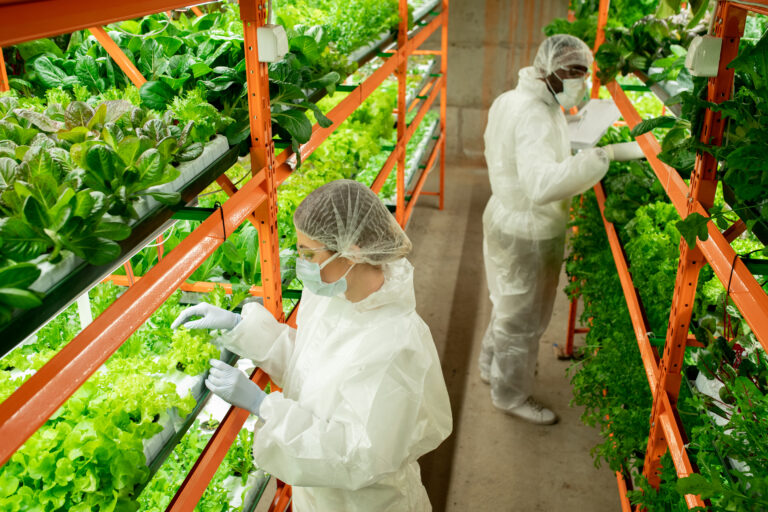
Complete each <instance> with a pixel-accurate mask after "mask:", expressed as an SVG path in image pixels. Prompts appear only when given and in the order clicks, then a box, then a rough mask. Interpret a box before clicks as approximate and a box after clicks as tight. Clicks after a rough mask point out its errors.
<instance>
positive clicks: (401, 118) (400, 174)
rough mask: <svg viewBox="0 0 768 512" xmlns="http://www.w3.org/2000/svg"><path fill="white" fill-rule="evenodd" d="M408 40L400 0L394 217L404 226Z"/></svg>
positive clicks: (404, 0) (405, 6)
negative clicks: (405, 50) (406, 47)
mask: <svg viewBox="0 0 768 512" xmlns="http://www.w3.org/2000/svg"><path fill="white" fill-rule="evenodd" d="M407 42H408V0H400V25H399V27H398V30H397V47H398V50H400V52H399V53H398V54H399V56H400V57H399V58H400V62H399V63H398V65H397V71H395V76H397V145H396V149H395V151H397V204H396V209H395V218H396V219H397V222H398V223H399V224H400V225H401V226H403V227H405V148H406V140H405V129H406V125H405V121H406V114H407V111H406V104H405V92H406V90H405V85H406V79H407V71H408V53H407V52H402V50H403V48H405V46H406V43H407Z"/></svg>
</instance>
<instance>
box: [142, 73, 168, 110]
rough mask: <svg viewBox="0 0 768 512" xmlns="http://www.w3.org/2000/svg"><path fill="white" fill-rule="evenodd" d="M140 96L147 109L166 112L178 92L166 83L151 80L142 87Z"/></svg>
mask: <svg viewBox="0 0 768 512" xmlns="http://www.w3.org/2000/svg"><path fill="white" fill-rule="evenodd" d="M139 94H140V95H141V102H142V104H143V105H144V106H146V107H147V108H151V109H154V110H159V111H165V109H166V108H167V107H168V104H169V103H170V102H171V100H172V99H173V97H174V96H175V95H176V92H175V91H174V90H173V89H172V88H171V87H170V86H169V85H168V84H166V83H163V82H158V81H154V80H151V81H149V82H146V83H145V84H144V85H142V86H141V88H140V89H139Z"/></svg>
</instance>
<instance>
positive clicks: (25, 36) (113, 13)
mask: <svg viewBox="0 0 768 512" xmlns="http://www.w3.org/2000/svg"><path fill="white" fill-rule="evenodd" d="M187 5H188V0H131V1H130V2H105V1H103V0H77V1H72V0H32V1H27V2H16V3H11V4H8V3H5V4H0V20H2V22H0V46H11V45H14V44H19V43H23V42H24V41H31V40H33V39H40V38H42V37H51V36H57V35H59V34H68V33H70V32H75V31H77V30H84V29H87V28H90V27H100V26H104V25H109V24H110V23H115V22H117V21H122V20H129V19H133V18H140V17H142V16H147V15H148V14H154V13H157V12H163V11H167V10H171V9H179V8H181V7H186V6H187Z"/></svg>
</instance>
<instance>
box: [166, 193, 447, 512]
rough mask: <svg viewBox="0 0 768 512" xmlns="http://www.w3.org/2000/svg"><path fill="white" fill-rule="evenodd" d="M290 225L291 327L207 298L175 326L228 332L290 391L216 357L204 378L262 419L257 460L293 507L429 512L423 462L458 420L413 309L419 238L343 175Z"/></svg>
mask: <svg viewBox="0 0 768 512" xmlns="http://www.w3.org/2000/svg"><path fill="white" fill-rule="evenodd" d="M294 224H295V225H296V231H297V238H298V258H297V262H296V272H297V276H298V278H299V279H300V280H301V281H302V283H303V284H304V291H303V292H302V298H301V305H300V308H299V312H298V320H297V328H296V329H292V328H290V327H289V326H288V325H285V324H281V323H279V322H277V321H276V320H275V318H274V317H273V316H272V314H270V313H269V312H268V311H267V310H266V309H265V308H264V307H262V306H261V305H260V304H257V303H250V304H248V305H246V306H245V307H244V308H243V311H242V318H241V317H240V315H237V314H235V313H230V312H228V311H224V310H221V309H219V308H215V307H213V306H211V305H209V304H199V305H197V306H193V307H191V308H188V309H186V310H185V311H184V312H183V313H182V314H181V315H180V316H179V318H177V319H176V321H175V322H174V327H177V326H179V325H181V324H185V325H186V326H187V327H188V328H208V329H211V328H214V329H231V331H230V332H228V333H227V334H225V335H224V337H223V338H222V341H223V344H224V346H225V347H226V348H228V349H229V350H231V351H233V352H235V353H237V354H239V355H241V356H243V357H247V358H250V359H252V360H254V362H256V364H258V365H259V366H260V367H261V368H262V369H263V370H264V371H266V372H267V373H268V374H269V376H270V377H271V378H272V380H273V381H274V382H275V383H276V384H277V385H279V386H280V387H282V392H273V393H271V394H269V395H266V394H265V393H264V392H263V391H262V390H261V389H259V387H258V386H257V385H256V384H255V383H253V382H252V381H251V380H249V379H248V377H247V376H246V375H245V374H244V373H242V372H240V371H239V370H237V369H236V368H233V367H231V366H229V365H227V364H225V363H223V362H221V361H212V362H211V364H212V368H211V372H210V376H209V378H208V380H207V381H206V385H207V386H208V387H209V389H211V390H212V391H213V392H214V393H216V394H217V395H219V396H220V397H222V398H223V399H224V400H226V401H228V402H229V403H231V404H233V405H236V406H238V407H242V408H244V409H247V410H249V411H251V412H252V413H253V414H256V415H258V416H259V418H260V419H261V421H260V422H259V425H260V426H259V427H258V428H257V430H256V432H255V435H254V442H253V457H254V462H255V463H256V464H257V465H258V466H259V467H260V468H261V469H263V470H264V471H267V472H268V473H271V474H273V475H275V476H276V477H277V478H279V479H281V480H283V481H284V482H286V483H289V484H291V485H293V486H294V487H293V507H294V510H295V511H296V512H428V511H430V510H431V509H432V507H431V505H430V502H429V498H428V497H427V493H426V490H425V488H424V485H423V484H422V482H421V474H420V470H419V465H418V463H417V459H418V458H419V457H421V456H422V455H424V454H425V453H427V452H429V451H431V450H434V449H435V448H436V447H437V446H438V445H439V444H440V443H441V442H442V441H443V440H444V439H445V438H446V437H448V435H449V434H450V433H451V429H452V418H451V408H450V404H449V401H448V392H447V390H446V387H445V381H444V380H443V374H442V370H441V368H440V361H439V359H438V356H437V351H436V349H435V345H434V342H433V340H432V336H431V334H430V332H429V328H428V327H427V325H426V324H425V323H424V322H423V321H422V319H421V318H420V317H419V315H418V314H417V313H416V311H415V295H414V289H413V267H412V266H411V264H410V263H409V262H408V261H407V260H406V259H405V256H406V255H407V254H408V253H409V252H410V250H411V242H410V240H409V239H408V237H407V236H406V235H405V233H404V232H403V230H402V229H401V228H400V226H399V225H398V224H397V222H396V221H395V219H394V217H393V216H392V215H391V214H390V213H389V211H388V210H387V208H386V207H385V206H384V205H383V204H382V203H381V201H380V200H379V198H378V197H377V196H376V194H374V193H373V192H372V191H371V190H370V189H368V188H367V187H365V186H364V185H362V184H360V183H357V182H354V181H349V180H338V181H334V182H331V183H329V184H327V185H324V186H322V187H320V188H318V189H317V190H315V191H314V192H312V193H311V194H309V195H308V196H307V198H306V199H305V200H304V201H303V202H302V203H301V205H299V207H298V208H297V209H296V212H295V214H294ZM193 316H202V318H201V319H199V320H191V317H193Z"/></svg>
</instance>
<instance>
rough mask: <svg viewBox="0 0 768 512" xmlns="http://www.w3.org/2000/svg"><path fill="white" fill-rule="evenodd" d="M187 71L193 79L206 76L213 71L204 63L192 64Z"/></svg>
mask: <svg viewBox="0 0 768 512" xmlns="http://www.w3.org/2000/svg"><path fill="white" fill-rule="evenodd" d="M189 69H190V70H191V71H192V76H193V77H195V78H200V77H201V76H203V75H207V74H208V73H210V72H212V71H213V69H211V68H210V67H209V66H208V64H206V63H205V62H197V63H195V64H192V66H190V68H189Z"/></svg>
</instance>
